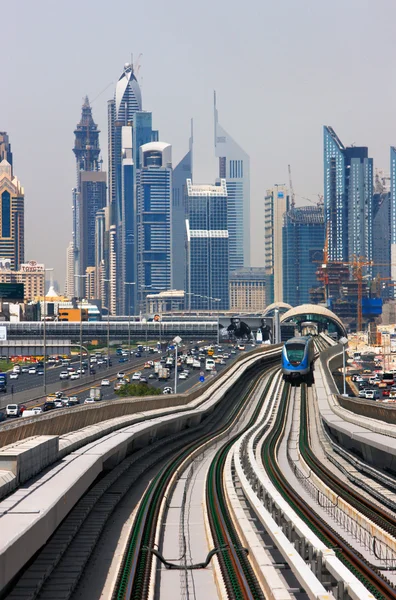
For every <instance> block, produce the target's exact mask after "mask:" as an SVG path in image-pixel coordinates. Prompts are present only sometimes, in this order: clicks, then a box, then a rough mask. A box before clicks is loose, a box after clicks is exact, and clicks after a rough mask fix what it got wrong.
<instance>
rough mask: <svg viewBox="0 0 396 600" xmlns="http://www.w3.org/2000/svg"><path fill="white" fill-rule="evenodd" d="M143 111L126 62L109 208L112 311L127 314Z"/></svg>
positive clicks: (111, 128) (112, 104)
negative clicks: (137, 118) (137, 122)
mask: <svg viewBox="0 0 396 600" xmlns="http://www.w3.org/2000/svg"><path fill="white" fill-rule="evenodd" d="M141 111H142V95H141V91H140V87H139V83H138V81H137V79H136V76H135V73H134V69H133V65H131V64H130V63H126V64H125V65H124V69H123V72H122V74H121V77H120V78H119V80H118V82H117V85H116V89H115V94H114V98H113V99H112V100H109V102H108V132H109V133H108V135H109V140H108V156H109V180H108V181H109V205H110V219H111V223H112V225H113V226H114V230H113V233H114V244H113V252H114V253H115V255H114V256H111V257H109V258H110V260H111V261H112V264H113V265H115V267H114V269H113V271H112V273H113V275H111V274H110V273H109V278H110V280H111V281H110V286H109V291H110V299H109V304H110V305H111V307H112V312H117V314H126V312H129V311H130V307H129V309H128V311H126V306H125V298H126V293H125V283H128V282H132V280H131V277H132V278H133V279H135V278H136V277H135V273H134V270H133V269H132V274H130V275H128V274H127V269H126V265H127V263H128V264H131V265H132V264H134V263H135V256H134V255H133V253H134V237H133V232H134V229H135V223H134V212H135V198H134V187H135V183H134V179H135V170H136V151H137V149H136V148H134V147H133V142H132V140H133V138H134V135H135V131H133V127H132V125H133V124H134V115H135V114H136V113H140V112H141ZM135 129H136V127H135ZM150 138H151V127H150ZM144 141H148V140H144ZM127 242H128V243H127ZM127 254H128V256H127ZM129 296H130V295H129ZM114 308H115V310H114Z"/></svg>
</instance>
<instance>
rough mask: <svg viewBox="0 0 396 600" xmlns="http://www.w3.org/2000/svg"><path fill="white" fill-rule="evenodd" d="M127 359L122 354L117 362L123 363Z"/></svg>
mask: <svg viewBox="0 0 396 600" xmlns="http://www.w3.org/2000/svg"><path fill="white" fill-rule="evenodd" d="M127 360H128V359H127V358H125V356H123V357H122V358H120V359H119V361H118V362H119V363H124V362H127Z"/></svg>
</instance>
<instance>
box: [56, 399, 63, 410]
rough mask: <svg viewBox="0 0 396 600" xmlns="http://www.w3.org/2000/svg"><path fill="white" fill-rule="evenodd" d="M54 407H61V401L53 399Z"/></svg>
mask: <svg viewBox="0 0 396 600" xmlns="http://www.w3.org/2000/svg"><path fill="white" fill-rule="evenodd" d="M55 408H63V401H62V400H55Z"/></svg>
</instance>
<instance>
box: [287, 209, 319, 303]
mask: <svg viewBox="0 0 396 600" xmlns="http://www.w3.org/2000/svg"><path fill="white" fill-rule="evenodd" d="M324 238H325V229H324V213H323V206H322V205H319V206H301V207H294V208H291V209H290V210H288V211H287V212H286V213H285V215H284V224H283V301H284V302H287V303H288V304H291V305H292V306H298V305H299V304H305V303H309V302H310V293H309V291H310V289H311V288H316V287H317V285H318V284H317V279H316V271H317V270H318V267H320V265H321V263H322V261H323V246H324Z"/></svg>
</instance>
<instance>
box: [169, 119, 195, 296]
mask: <svg viewBox="0 0 396 600" xmlns="http://www.w3.org/2000/svg"><path fill="white" fill-rule="evenodd" d="M192 172H193V122H192V120H191V135H190V141H189V149H188V152H187V153H186V154H185V155H184V156H183V158H182V159H181V161H180V162H179V163H178V164H177V166H176V167H175V168H174V169H173V194H172V269H173V278H172V279H173V287H174V288H175V289H176V290H184V289H185V285H186V196H187V179H191V180H192V178H193V176H192Z"/></svg>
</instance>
